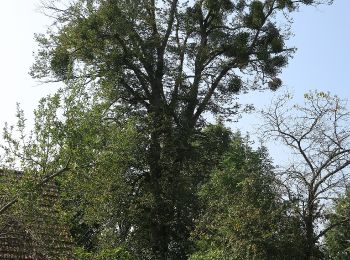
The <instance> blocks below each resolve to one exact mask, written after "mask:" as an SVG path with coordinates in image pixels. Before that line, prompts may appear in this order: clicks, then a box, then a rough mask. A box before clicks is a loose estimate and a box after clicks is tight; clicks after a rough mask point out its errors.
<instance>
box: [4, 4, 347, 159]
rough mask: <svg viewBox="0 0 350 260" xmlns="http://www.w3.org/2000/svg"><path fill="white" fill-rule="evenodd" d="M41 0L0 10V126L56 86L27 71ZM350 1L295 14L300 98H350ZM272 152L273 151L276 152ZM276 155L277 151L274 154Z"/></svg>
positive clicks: (265, 96)
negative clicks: (319, 93)
mask: <svg viewBox="0 0 350 260" xmlns="http://www.w3.org/2000/svg"><path fill="white" fill-rule="evenodd" d="M38 3H39V0H6V1H2V3H1V11H0V12H1V13H0V32H1V40H0V78H1V83H0V84H1V90H2V91H1V102H0V127H2V126H3V125H4V122H5V121H10V122H13V119H14V115H15V108H16V102H19V103H21V106H22V107H23V108H24V110H25V113H26V115H27V116H28V117H29V118H31V117H32V110H33V109H34V108H35V107H36V104H37V102H38V100H39V99H40V97H42V96H45V95H46V94H48V93H49V92H52V91H54V90H55V87H53V86H50V85H38V83H37V82H35V81H34V80H33V79H31V78H30V76H29V75H28V72H29V68H30V66H31V64H32V63H33V54H32V53H33V51H34V50H35V48H36V43H35V42H34V40H33V36H34V33H40V32H45V28H46V26H47V25H48V24H49V20H48V18H47V17H45V16H44V15H42V14H41V13H39V12H38V10H37V7H38ZM349 10H350V1H349V0H335V2H334V4H333V5H332V6H321V7H318V8H314V7H307V8H305V7H303V8H301V10H300V12H298V13H296V14H295V15H294V16H293V17H294V25H293V27H292V28H293V32H294V34H295V36H294V37H293V38H292V40H291V41H290V45H291V46H295V47H297V48H298V51H297V52H296V54H295V56H294V59H292V60H291V62H290V65H289V66H288V68H286V69H285V70H284V72H283V75H282V79H283V81H284V84H285V89H286V88H288V89H293V90H294V93H295V96H296V97H297V99H301V97H302V96H303V93H305V92H307V91H308V90H309V89H319V90H325V91H330V92H331V93H334V94H338V95H339V96H341V97H344V98H349V97H350V86H349V85H350V80H349V78H348V77H349V74H350V70H349V67H350V66H349V61H350V34H349V28H350V17H349V14H348V13H349ZM272 96H273V94H272V93H269V92H258V93H257V92H255V93H252V94H251V95H247V96H244V97H242V98H241V100H242V102H245V103H254V104H255V105H256V107H257V110H258V109H260V108H261V107H263V106H264V105H267V104H268V103H269V101H270V100H271V98H272ZM256 118H257V117H256V115H254V114H252V115H244V116H243V118H242V119H241V120H240V122H239V123H237V124H233V125H231V126H232V127H236V128H239V129H241V131H242V132H246V131H254V126H255V125H256V122H258V121H257V119H256ZM272 154H273V151H272ZM275 156H277V155H274V157H275Z"/></svg>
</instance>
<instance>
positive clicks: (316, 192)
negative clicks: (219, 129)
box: [262, 91, 350, 259]
mask: <svg viewBox="0 0 350 260" xmlns="http://www.w3.org/2000/svg"><path fill="white" fill-rule="evenodd" d="M304 97H305V102H304V104H303V105H295V104H291V99H292V96H291V95H290V94H285V95H283V96H281V97H279V98H277V99H276V100H275V101H274V103H273V104H272V105H271V106H270V107H269V108H268V109H267V110H265V111H263V112H262V115H263V117H264V119H265V122H266V124H265V125H264V126H263V133H264V136H265V137H267V138H269V139H271V138H273V139H275V140H279V141H282V143H284V144H285V145H287V146H288V147H289V148H291V150H292V152H293V155H294V156H293V160H292V162H291V163H290V165H289V166H288V168H287V169H286V170H284V173H283V175H282V176H283V177H282V178H283V185H284V186H285V188H286V190H287V192H288V195H289V198H290V199H293V200H295V201H296V202H297V209H296V211H297V214H299V215H300V217H301V219H302V222H303V225H304V230H305V239H306V247H305V254H306V259H313V257H315V253H316V252H317V244H318V243H319V241H320V238H321V237H322V236H324V235H325V234H326V232H327V231H329V230H330V229H331V228H332V227H334V225H332V226H329V227H328V228H323V226H324V225H322V224H321V223H322V222H324V221H326V220H327V208H328V207H327V205H329V204H330V202H331V199H332V197H334V196H335V195H336V194H337V192H340V191H342V190H343V188H344V187H345V186H346V184H347V183H348V182H349V177H350V175H349V172H347V171H346V167H347V166H348V165H349V164H350V131H349V129H348V123H349V122H350V120H349V119H350V117H349V116H350V113H349V112H348V111H347V109H346V105H347V103H346V101H345V100H342V99H340V98H339V97H337V96H332V95H330V94H329V93H324V92H317V91H313V92H309V93H308V94H305V95H304ZM342 222H343V221H342ZM320 224H321V225H320Z"/></svg>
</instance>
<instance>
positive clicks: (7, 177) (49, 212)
mask: <svg viewBox="0 0 350 260" xmlns="http://www.w3.org/2000/svg"><path fill="white" fill-rule="evenodd" d="M20 179H21V173H20V172H14V171H4V170H0V182H2V183H3V184H4V183H5V184H6V185H11V184H14V185H15V184H16V183H17V182H18V181H19V180H20ZM5 196H6V194H5V192H1V191H0V207H1V205H2V203H4V201H5V200H6V199H7V198H5V199H4V197H5ZM1 197H2V198H1ZM58 199H59V194H58V189H57V185H55V183H54V182H52V181H51V182H49V183H47V184H44V185H43V187H42V188H41V190H40V191H39V199H38V200H37V201H38V204H36V205H39V206H38V207H37V209H36V210H35V211H33V212H34V213H33V215H31V214H30V213H28V211H26V210H24V211H22V210H19V211H14V210H12V209H11V210H9V211H7V212H6V214H3V215H0V259H18V260H22V259H30V260H37V259H72V254H71V251H72V240H71V237H70V235H69V233H68V232H67V228H66V227H65V226H64V225H63V224H62V221H60V219H59V208H58V205H57V202H58ZM33 203H35V202H33ZM14 207H16V206H14ZM23 212H24V213H23ZM23 214H24V215H25V216H24V215H23ZM26 215H27V216H26ZM27 220H28V221H27Z"/></svg>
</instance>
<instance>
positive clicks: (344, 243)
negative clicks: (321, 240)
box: [326, 189, 350, 260]
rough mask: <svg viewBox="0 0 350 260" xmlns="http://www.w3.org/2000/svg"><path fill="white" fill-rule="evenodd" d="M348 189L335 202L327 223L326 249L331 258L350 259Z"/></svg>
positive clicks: (337, 259)
mask: <svg viewBox="0 0 350 260" xmlns="http://www.w3.org/2000/svg"><path fill="white" fill-rule="evenodd" d="M349 194H350V192H349V189H348V190H347V192H346V193H345V194H344V195H343V196H340V198H338V199H337V200H336V203H335V212H334V213H333V214H331V215H330V221H329V223H328V225H327V228H329V229H330V230H329V232H328V233H327V235H326V251H327V252H328V253H329V256H330V258H331V259H336V260H340V259H350V201H349Z"/></svg>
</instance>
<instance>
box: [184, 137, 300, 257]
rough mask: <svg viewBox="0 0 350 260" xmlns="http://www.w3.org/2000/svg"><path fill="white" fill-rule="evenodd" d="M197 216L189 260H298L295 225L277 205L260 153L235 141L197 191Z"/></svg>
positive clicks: (267, 163) (278, 200)
mask: <svg viewBox="0 0 350 260" xmlns="http://www.w3.org/2000/svg"><path fill="white" fill-rule="evenodd" d="M200 197H201V199H202V203H203V206H202V212H201V213H202V214H201V217H200V218H199V219H198V220H197V228H196V231H195V232H194V233H193V237H194V239H195V242H196V251H195V253H194V254H193V255H192V256H191V257H190V259H302V258H303V254H302V253H303V252H302V251H301V250H300V249H301V248H302V244H303V239H302V233H301V226H300V224H301V223H300V222H299V221H298V219H297V218H296V217H295V216H292V215H291V211H290V205H289V204H288V203H287V202H283V200H282V197H281V194H280V192H279V183H278V180H277V179H276V176H275V174H274V172H273V167H272V165H271V162H270V160H269V157H268V155H267V153H266V150H265V149H264V148H260V149H258V150H256V151H254V150H253V149H252V148H251V147H250V146H249V143H248V142H247V140H243V139H242V138H241V137H240V135H235V136H234V137H233V140H232V142H231V143H230V148H229V150H228V152H227V153H226V154H225V156H224V158H223V160H222V161H221V163H220V164H218V166H217V168H216V170H214V171H213V172H212V174H211V175H210V179H209V181H208V182H207V183H206V184H205V185H204V186H203V187H202V189H201V190H200Z"/></svg>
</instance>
